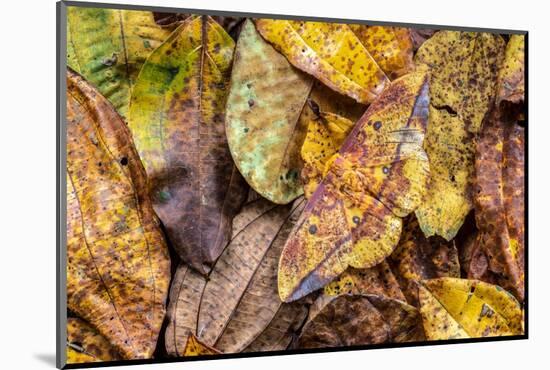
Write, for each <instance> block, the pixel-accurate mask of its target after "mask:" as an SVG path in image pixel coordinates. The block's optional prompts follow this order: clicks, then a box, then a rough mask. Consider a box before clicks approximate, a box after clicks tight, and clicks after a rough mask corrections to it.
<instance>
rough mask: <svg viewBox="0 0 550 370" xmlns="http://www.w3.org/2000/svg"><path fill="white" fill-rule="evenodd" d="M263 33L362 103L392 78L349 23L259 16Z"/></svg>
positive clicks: (291, 58)
mask: <svg viewBox="0 0 550 370" xmlns="http://www.w3.org/2000/svg"><path fill="white" fill-rule="evenodd" d="M256 27H257V29H258V31H259V32H260V34H261V35H262V36H263V37H264V38H265V39H266V40H267V41H269V42H270V43H272V44H273V46H275V48H276V49H277V50H278V51H279V52H281V53H282V54H283V55H285V56H286V57H287V59H288V60H289V62H290V63H292V64H293V65H294V66H296V67H297V68H299V69H301V70H303V71H304V72H307V73H309V74H311V75H313V76H315V77H316V78H318V79H319V80H321V81H322V82H323V83H324V84H326V85H327V86H329V87H330V88H332V89H333V90H336V91H338V92H340V93H342V94H344V95H348V96H350V97H352V98H354V99H355V100H357V101H358V102H360V103H370V102H372V101H373V100H374V99H375V98H376V96H378V95H379V94H380V93H381V92H382V90H384V88H385V87H386V86H387V85H388V84H389V80H388V78H387V77H386V75H385V74H384V72H383V71H382V70H381V69H380V67H379V66H378V64H376V62H375V61H374V59H373V58H372V56H371V55H370V54H369V52H368V51H367V49H366V48H365V47H364V46H363V44H362V43H361V41H359V39H358V38H357V36H356V35H355V34H354V33H353V31H352V30H351V29H350V28H349V26H347V25H346V24H336V23H321V22H305V21H287V20H273V19H258V20H256Z"/></svg>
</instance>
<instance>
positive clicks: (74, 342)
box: [67, 317, 122, 364]
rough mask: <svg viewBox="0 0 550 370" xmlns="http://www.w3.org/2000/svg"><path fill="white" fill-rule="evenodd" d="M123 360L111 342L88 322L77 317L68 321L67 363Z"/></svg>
mask: <svg viewBox="0 0 550 370" xmlns="http://www.w3.org/2000/svg"><path fill="white" fill-rule="evenodd" d="M121 359H122V358H121V357H120V355H119V354H118V352H117V351H116V349H115V348H114V347H113V346H112V345H111V344H110V343H109V341H108V340H107V339H105V337H103V336H102V335H101V334H99V333H98V332H97V330H96V329H94V328H93V327H92V326H90V325H89V324H88V323H87V322H85V321H83V320H81V319H77V318H75V317H69V318H68V319H67V363H69V364H71V363H73V364H74V363H80V362H98V361H116V360H121Z"/></svg>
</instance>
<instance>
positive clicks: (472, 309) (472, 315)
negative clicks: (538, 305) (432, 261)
mask: <svg viewBox="0 0 550 370" xmlns="http://www.w3.org/2000/svg"><path fill="white" fill-rule="evenodd" d="M419 297H420V313H421V314H422V320H423V323H424V331H425V333H426V338H427V339H428V340H442V339H443V340H445V339H457V338H479V337H492V336H506V335H519V334H522V333H523V329H522V325H523V324H522V323H523V312H522V310H521V307H520V305H519V303H518V302H517V301H516V299H515V298H514V297H513V296H512V295H511V294H509V293H508V292H506V291H505V290H504V289H502V288H501V287H499V286H496V285H491V284H487V283H484V282H482V281H478V280H466V279H456V278H439V279H433V280H426V281H424V282H423V283H422V285H420V287H419Z"/></svg>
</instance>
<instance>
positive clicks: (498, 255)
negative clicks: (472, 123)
mask: <svg viewBox="0 0 550 370" xmlns="http://www.w3.org/2000/svg"><path fill="white" fill-rule="evenodd" d="M509 117H510V116H509V115H504V114H502V111H495V112H493V114H492V116H491V119H489V120H488V121H487V123H486V124H485V125H484V127H483V130H482V132H481V135H480V138H479V140H478V142H477V148H476V187H475V192H474V194H475V196H474V199H475V208H476V223H477V226H478V228H479V230H480V236H479V237H478V239H477V243H478V248H479V250H480V252H481V253H483V254H485V256H486V257H485V258H486V260H487V265H486V266H487V268H488V270H489V271H490V272H492V273H494V274H496V280H497V283H498V284H499V285H501V286H502V287H503V288H505V289H508V290H510V291H512V292H513V293H514V294H515V295H516V297H517V298H518V299H519V300H523V298H524V284H525V282H524V255H525V245H524V222H525V220H524V214H525V204H524V199H525V193H524V191H525V179H524V167H525V160H524V155H525V154H524V147H525V137H524V129H523V128H522V127H520V126H519V125H517V124H515V122H514V121H513V120H511V119H510V118H509ZM482 258H483V257H482Z"/></svg>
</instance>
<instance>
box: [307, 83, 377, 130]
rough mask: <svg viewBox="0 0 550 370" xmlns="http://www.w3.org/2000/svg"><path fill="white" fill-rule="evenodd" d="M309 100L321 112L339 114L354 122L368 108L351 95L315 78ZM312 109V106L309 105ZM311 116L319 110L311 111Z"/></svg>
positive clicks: (315, 114)
mask: <svg viewBox="0 0 550 370" xmlns="http://www.w3.org/2000/svg"><path fill="white" fill-rule="evenodd" d="M309 100H310V101H312V102H314V103H315V104H316V105H317V106H318V107H319V111H320V112H327V113H332V114H337V115H339V116H341V117H344V118H347V119H349V120H350V121H352V122H354V123H355V122H357V120H359V118H361V116H362V115H363V114H364V113H365V111H366V110H367V106H366V105H364V104H360V103H357V102H356V101H355V100H353V99H352V98H350V97H349V96H346V95H342V94H339V93H337V92H336V91H334V90H332V89H330V88H329V87H327V86H326V85H323V84H322V83H321V82H319V81H317V80H315V82H313V88H312V89H311V93H310V94H309ZM308 108H310V109H311V106H309V105H308ZM309 116H310V117H315V116H317V112H311V114H310V115H309Z"/></svg>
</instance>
